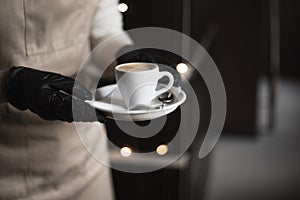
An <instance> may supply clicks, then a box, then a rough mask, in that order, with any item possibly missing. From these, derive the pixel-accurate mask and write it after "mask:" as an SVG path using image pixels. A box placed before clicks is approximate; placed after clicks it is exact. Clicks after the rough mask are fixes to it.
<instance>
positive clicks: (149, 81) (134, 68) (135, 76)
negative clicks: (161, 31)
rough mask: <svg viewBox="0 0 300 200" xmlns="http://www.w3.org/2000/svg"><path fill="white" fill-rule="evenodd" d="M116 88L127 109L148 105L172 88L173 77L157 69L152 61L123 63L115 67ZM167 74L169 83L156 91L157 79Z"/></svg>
mask: <svg viewBox="0 0 300 200" xmlns="http://www.w3.org/2000/svg"><path fill="white" fill-rule="evenodd" d="M115 76H116V80H117V85H118V88H119V90H120V92H121V95H122V97H123V100H124V103H125V105H126V106H127V108H128V109H134V108H136V109H137V108H139V107H144V106H150V105H151V102H152V100H153V99H155V98H156V97H157V96H159V95H160V94H162V93H164V92H166V91H168V90H169V89H171V88H172V86H173V83H174V77H173V75H172V74H171V73H170V72H167V71H162V72H161V71H159V68H158V66H157V65H156V64H153V63H139V62H136V63H125V64H121V65H118V66H117V67H116V68H115ZM164 76H167V77H168V78H169V83H168V84H167V85H166V86H165V87H164V88H162V89H160V90H158V91H156V90H155V89H156V86H157V83H158V80H159V79H161V78H162V77H164Z"/></svg>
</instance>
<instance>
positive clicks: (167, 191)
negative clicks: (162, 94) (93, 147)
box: [107, 0, 300, 200]
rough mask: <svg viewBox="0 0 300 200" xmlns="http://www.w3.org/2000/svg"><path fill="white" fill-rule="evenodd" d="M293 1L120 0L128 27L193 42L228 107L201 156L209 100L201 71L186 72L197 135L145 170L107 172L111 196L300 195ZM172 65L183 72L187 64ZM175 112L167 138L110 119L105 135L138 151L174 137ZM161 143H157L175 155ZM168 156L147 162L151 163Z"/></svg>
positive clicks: (299, 81) (298, 66) (191, 199)
mask: <svg viewBox="0 0 300 200" xmlns="http://www.w3.org/2000/svg"><path fill="white" fill-rule="evenodd" d="M299 9H300V1H299V0H163V1H161V0H152V1H141V0H121V1H120V5H119V10H120V11H121V12H122V13H123V17H124V22H125V29H126V30H129V29H133V28H138V27H148V26H153V27H164V28H169V29H173V30H177V31H179V32H182V33H185V34H187V35H189V36H190V37H192V38H193V39H195V40H196V41H197V42H199V43H200V44H201V45H202V46H203V47H204V48H205V49H206V50H207V51H208V53H209V54H210V56H211V57H212V58H213V60H214V61H215V63H216V65H217V66H218V68H219V71H220V73H221V75H222V77H223V80H224V84H225V88H226V93H227V100H228V102H227V106H228V108H227V118H226V122H225V127H224V130H223V133H222V135H221V139H220V141H219V142H218V144H217V145H216V147H215V148H214V150H213V152H211V153H210V154H209V156H207V157H206V158H204V159H199V158H198V156H197V154H198V150H199V145H201V142H202V139H203V133H205V131H206V130H207V125H208V123H209V116H210V109H209V106H210V100H209V94H208V92H207V88H206V86H205V84H204V82H203V80H202V78H201V75H199V74H197V73H192V74H191V75H189V81H190V83H191V84H192V85H193V88H194V89H195V91H196V93H197V95H198V96H199V99H200V104H201V105H200V107H201V120H202V121H201V122H200V130H199V137H197V138H196V140H195V141H194V143H193V144H192V145H191V147H190V149H189V150H188V151H187V152H186V153H185V154H184V155H183V156H182V157H181V158H180V159H179V160H178V161H177V162H175V163H174V164H172V165H170V166H168V167H166V168H164V169H161V170H158V171H155V172H150V173H143V174H132V173H125V172H120V171H117V170H113V176H114V184H115V190H116V197H117V199H146V200H147V199H157V200H159V199H172V200H176V199H185V200H196V199H197V200H198V199H204V200H221V199H222V200H224V199H232V200H234V199H239V200H240V199H264V200H265V199H300V190H299V189H298V186H299V185H300V131H299V127H298V124H299V122H300V121H299V119H300V104H299V102H300V61H299V59H298V55H297V54H298V53H299V52H300V48H299V47H300V39H299V36H300V28H299V27H300V23H299V19H300V12H299ZM174 42H176V41H174ZM176 62H177V63H180V62H183V61H182V60H176ZM183 69H184V67H183ZM177 70H178V71H179V72H180V73H182V76H185V72H186V70H182V67H178V66H177ZM179 112H180V111H178V110H177V111H175V112H174V113H172V114H171V115H169V116H168V122H169V123H167V124H166V127H165V128H164V129H163V130H162V133H161V135H163V139H162V137H160V138H156V139H155V138H153V140H154V142H153V141H152V143H151V142H150V144H149V141H142V140H137V139H135V138H128V137H125V136H124V137H123V135H124V134H121V130H119V129H118V128H117V126H116V124H114V122H112V121H110V122H109V123H108V127H107V128H108V132H109V135H110V139H111V140H113V141H116V142H117V143H118V146H120V147H121V148H122V146H124V147H126V146H130V147H131V148H132V149H131V150H134V151H142V150H145V147H147V146H151V145H152V146H153V145H154V146H155V145H156V146H157V147H159V145H161V141H168V140H167V139H166V138H168V137H172V133H173V132H174V130H173V129H176V127H174V124H176V122H178V120H179V119H180V114H179ZM202 112H203V113H202ZM175 132H176V130H175ZM164 137H165V138H164ZM157 140H159V141H157ZM128 144H129V145H128ZM164 145H165V146H164ZM167 145H168V144H167V143H166V144H163V146H160V148H157V149H160V150H163V151H162V152H163V153H162V155H164V156H171V155H172V152H171V151H172V147H169V148H168V149H169V151H170V152H168V149H167V150H166V148H165V147H166V146H167ZM156 146H155V147H156ZM149 148H150V147H149ZM146 149H147V148H146ZM123 150H124V152H125V154H122V152H121V154H118V155H117V154H116V153H115V152H112V162H116V163H118V162H121V163H122V162H124V159H120V157H122V155H123V157H124V156H125V157H126V156H128V154H126V152H127V153H128V151H131V150H130V149H129V150H128V149H123ZM157 151H158V150H157ZM124 152H123V153H124ZM158 153H159V151H158ZM164 156H160V157H159V158H157V159H153V160H151V161H145V163H146V164H147V165H155V163H156V162H162V161H163V159H164ZM145 163H142V164H145ZM127 164H128V163H127ZM131 164H132V165H140V164H141V163H134V162H131Z"/></svg>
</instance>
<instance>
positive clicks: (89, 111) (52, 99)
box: [38, 89, 98, 122]
mask: <svg viewBox="0 0 300 200" xmlns="http://www.w3.org/2000/svg"><path fill="white" fill-rule="evenodd" d="M42 94H43V95H42V96H43V98H42V99H43V103H42V104H41V105H42V106H40V110H39V111H38V114H39V116H41V117H42V118H44V119H46V120H62V121H67V122H72V121H78V122H94V121H98V118H97V116H96V112H95V110H94V108H93V107H91V106H90V105H89V104H87V103H85V102H84V101H82V100H80V99H76V98H73V97H72V96H70V95H67V94H65V93H62V92H59V91H55V90H52V89H45V90H43V92H42ZM41 108H42V109H41Z"/></svg>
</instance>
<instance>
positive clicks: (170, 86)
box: [154, 71, 174, 97]
mask: <svg viewBox="0 0 300 200" xmlns="http://www.w3.org/2000/svg"><path fill="white" fill-rule="evenodd" d="M159 73H160V77H159V79H161V78H162V77H164V76H167V77H168V78H169V83H168V85H167V86H166V87H164V88H162V89H160V90H158V91H156V92H155V95H154V96H155V97H157V96H159V95H161V94H162V93H164V92H166V91H168V90H169V89H171V88H172V86H173V84H174V77H173V75H172V74H171V73H170V72H166V71H164V72H159Z"/></svg>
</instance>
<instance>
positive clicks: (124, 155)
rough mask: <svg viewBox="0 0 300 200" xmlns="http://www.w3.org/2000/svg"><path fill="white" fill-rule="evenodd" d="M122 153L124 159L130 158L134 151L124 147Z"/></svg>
mask: <svg viewBox="0 0 300 200" xmlns="http://www.w3.org/2000/svg"><path fill="white" fill-rule="evenodd" d="M120 153H121V155H122V156H123V157H129V156H130V155H131V153H132V150H131V149H130V148H129V147H123V148H122V149H121V150H120Z"/></svg>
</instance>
